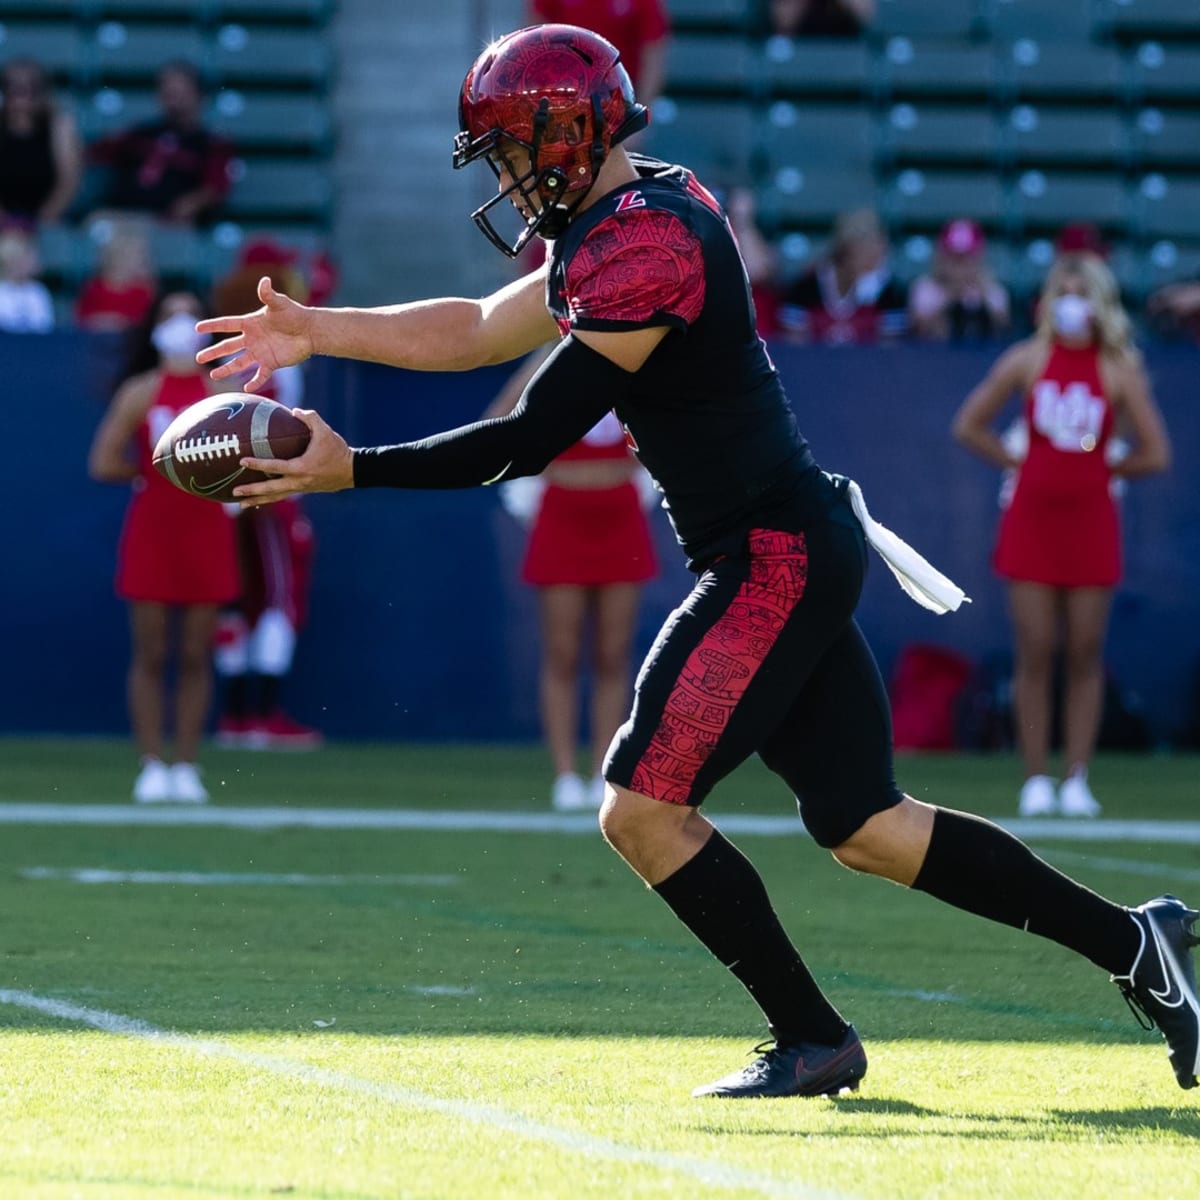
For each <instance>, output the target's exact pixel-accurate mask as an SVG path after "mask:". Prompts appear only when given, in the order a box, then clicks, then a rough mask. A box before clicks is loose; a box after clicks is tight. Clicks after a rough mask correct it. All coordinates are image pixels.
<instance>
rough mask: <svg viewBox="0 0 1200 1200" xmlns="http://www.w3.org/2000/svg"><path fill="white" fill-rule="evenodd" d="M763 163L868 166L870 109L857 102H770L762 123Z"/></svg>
mask: <svg viewBox="0 0 1200 1200" xmlns="http://www.w3.org/2000/svg"><path fill="white" fill-rule="evenodd" d="M762 137H763V142H762V146H763V151H764V156H765V167H766V170H767V171H768V173H770V174H772V175H773V174H774V173H775V172H776V171H777V170H779V169H780V168H781V167H799V168H800V169H801V170H805V169H808V168H810V167H819V166H826V165H834V166H838V167H856V168H857V167H862V168H867V169H869V168H870V166H871V162H872V160H873V158H874V129H873V127H872V120H871V114H870V112H869V111H868V110H867V109H866V108H865V107H863V106H861V105H833V104H804V105H795V104H792V103H790V102H789V101H786V100H779V101H776V103H774V104H772V105H771V107H770V109H769V110H768V112H767V118H766V120H765V121H764V122H763V123H762Z"/></svg>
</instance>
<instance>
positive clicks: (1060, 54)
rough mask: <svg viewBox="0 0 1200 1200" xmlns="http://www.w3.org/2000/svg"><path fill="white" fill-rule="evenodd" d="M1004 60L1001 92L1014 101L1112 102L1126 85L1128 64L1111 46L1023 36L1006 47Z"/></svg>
mask: <svg viewBox="0 0 1200 1200" xmlns="http://www.w3.org/2000/svg"><path fill="white" fill-rule="evenodd" d="M1000 62H1001V65H1000V79H999V88H1000V92H1001V94H1002V95H1003V96H1006V97H1008V98H1011V99H1013V100H1025V99H1035V100H1036V99H1044V100H1058V101H1061V102H1063V103H1068V102H1071V101H1080V102H1082V101H1084V100H1087V99H1092V98H1095V99H1104V100H1108V101H1109V102H1110V103H1111V101H1112V100H1113V98H1114V97H1116V96H1120V95H1122V94H1123V93H1124V91H1125V88H1126V82H1127V80H1126V71H1125V66H1124V63H1123V62H1122V59H1121V55H1120V54H1119V53H1118V52H1117V50H1116V49H1115V48H1113V47H1111V46H1088V45H1084V44H1082V43H1072V42H1052V41H1036V40H1034V39H1033V38H1021V39H1019V40H1017V41H1015V42H1013V43H1011V45H1007V46H1004V47H1002V49H1001V53H1000Z"/></svg>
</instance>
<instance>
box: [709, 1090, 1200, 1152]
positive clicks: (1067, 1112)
mask: <svg viewBox="0 0 1200 1200" xmlns="http://www.w3.org/2000/svg"><path fill="white" fill-rule="evenodd" d="M829 1101H830V1103H831V1104H832V1105H833V1107H834V1108H835V1109H836V1112H837V1115H838V1116H839V1117H841V1118H843V1119H844V1121H845V1124H843V1125H841V1126H839V1127H837V1128H833V1129H827V1130H821V1131H820V1132H814V1130H813V1129H812V1128H811V1127H806V1128H802V1129H780V1128H778V1127H777V1126H769V1127H764V1128H761V1129H747V1128H745V1127H744V1126H742V1125H740V1124H738V1125H729V1126H725V1125H722V1124H720V1123H719V1122H714V1123H712V1124H708V1125H703V1126H700V1127H699V1131H700V1132H703V1133H709V1134H713V1135H714V1136H725V1135H732V1136H735V1137H799V1138H805V1139H810V1138H814V1137H815V1138H853V1139H855V1140H858V1139H860V1138H883V1139H893V1138H906V1137H911V1138H914V1139H922V1140H924V1139H927V1138H949V1139H953V1140H959V1139H962V1138H964V1137H967V1138H970V1139H972V1140H975V1139H981V1140H985V1141H1014V1142H1016V1141H1024V1142H1029V1141H1038V1142H1058V1141H1064V1140H1070V1133H1071V1132H1072V1131H1077V1132H1078V1136H1080V1137H1084V1136H1086V1137H1087V1138H1088V1139H1089V1140H1091V1139H1092V1138H1094V1137H1095V1136H1096V1135H1097V1134H1102V1135H1103V1134H1114V1135H1117V1136H1119V1137H1121V1138H1122V1139H1126V1138H1128V1139H1133V1138H1135V1137H1136V1138H1138V1139H1142V1138H1144V1137H1145V1136H1146V1135H1147V1134H1154V1133H1160V1134H1165V1135H1170V1136H1172V1137H1184V1138H1193V1139H1200V1111H1196V1110H1194V1109H1181V1108H1172V1107H1169V1106H1165V1105H1164V1106H1160V1107H1156V1108H1111V1109H1106V1108H1096V1109H1056V1110H1052V1111H1051V1112H1049V1113H1045V1112H1040V1113H1029V1114H1023V1113H967V1112H962V1111H958V1110H953V1109H937V1108H931V1107H928V1106H925V1105H920V1104H912V1103H910V1102H909V1101H907V1100H890V1099H882V1098H881V1099H871V1098H869V1097H866V1096H849V1095H843V1096H831V1097H829ZM789 1103H791V1102H789ZM881 1117H882V1118H885V1120H884V1122H883V1123H878V1119H879V1118H881ZM856 1118H858V1119H868V1118H870V1119H873V1120H874V1121H875V1122H876V1123H874V1124H870V1125H863V1124H860V1123H859V1121H858V1120H856ZM887 1118H894V1119H896V1120H897V1121H900V1122H907V1121H910V1120H913V1119H915V1120H917V1121H919V1122H920V1124H919V1125H915V1126H912V1127H911V1128H909V1127H908V1126H907V1125H905V1124H895V1123H893V1122H892V1121H888V1120H887ZM1064 1135H1066V1136H1064Z"/></svg>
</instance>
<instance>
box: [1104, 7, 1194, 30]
mask: <svg viewBox="0 0 1200 1200" xmlns="http://www.w3.org/2000/svg"><path fill="white" fill-rule="evenodd" d="M1106 8H1107V10H1108V11H1107V13H1106V17H1107V20H1108V24H1109V27H1110V29H1111V30H1112V33H1113V36H1114V37H1118V38H1123V39H1141V38H1147V37H1162V38H1171V37H1191V38H1194V37H1195V36H1196V34H1197V32H1198V23H1200V8H1197V6H1196V4H1195V3H1194V0H1108V2H1107V5H1106Z"/></svg>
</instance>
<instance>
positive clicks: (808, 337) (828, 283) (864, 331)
mask: <svg viewBox="0 0 1200 1200" xmlns="http://www.w3.org/2000/svg"><path fill="white" fill-rule="evenodd" d="M779 324H780V327H781V329H782V330H783V333H784V335H785V337H787V339H788V340H789V341H793V342H818V343H823V344H826V345H859V344H862V343H867V342H881V341H889V340H893V339H895V338H897V337H899V336H901V335H902V334H903V333H904V332H905V329H906V328H907V325H908V313H907V298H906V296H905V294H904V288H903V287H901V286H900V284H899V283H897V282H896V280H895V279H893V278H892V273H891V268H890V267H889V265H888V244H887V238H886V237H885V236H884V233H883V228H882V226H881V225H880V224H879V218H878V217H877V216H876V215H875V214H874V213H873V212H872V211H871V210H870V209H866V208H864V209H856V210H855V211H853V212H848V213H843V214H842V215H841V216H840V217H838V219H837V222H836V223H835V224H834V227H833V238H832V239H831V241H830V245H829V250H828V253H827V254H826V255H825V256H824V257H822V258H821V259H819V260H818V261H817V262H816V263H814V264H813V265H812V266H810V267H809V268H808V270H806V271H805V272H804V274H803V275H801V276H800V278H799V279H798V280H797V281H796V282H795V283H794V284H793V285H792V286H791V287H790V288H789V289H787V291H786V292H785V293H784V296H783V302H782V304H781V305H780V309H779Z"/></svg>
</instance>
